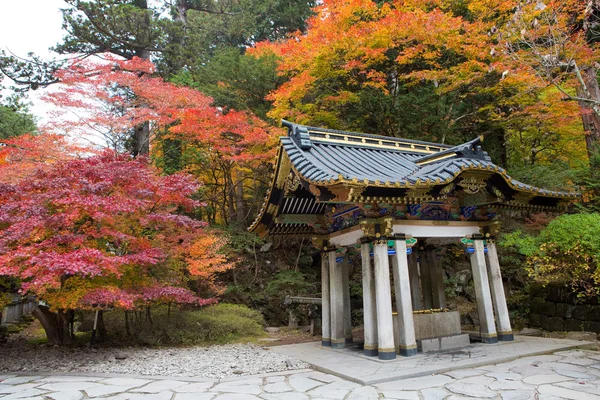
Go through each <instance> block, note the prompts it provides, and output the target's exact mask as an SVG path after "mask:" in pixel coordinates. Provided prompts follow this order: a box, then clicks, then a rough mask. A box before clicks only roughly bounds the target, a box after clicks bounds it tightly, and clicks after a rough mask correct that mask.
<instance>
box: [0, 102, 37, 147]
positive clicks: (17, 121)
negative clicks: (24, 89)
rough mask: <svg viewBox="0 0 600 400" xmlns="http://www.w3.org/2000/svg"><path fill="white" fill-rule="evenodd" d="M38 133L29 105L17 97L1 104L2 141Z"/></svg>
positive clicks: (0, 128)
mask: <svg viewBox="0 0 600 400" xmlns="http://www.w3.org/2000/svg"><path fill="white" fill-rule="evenodd" d="M36 131H37V126H36V123H35V119H34V117H33V116H32V115H31V114H30V113H29V109H28V108H27V105H26V104H24V103H23V102H21V101H20V100H19V99H18V98H17V97H10V98H9V99H8V101H7V102H6V103H5V104H0V139H7V138H9V137H14V136H20V135H22V134H24V133H34V132H36Z"/></svg>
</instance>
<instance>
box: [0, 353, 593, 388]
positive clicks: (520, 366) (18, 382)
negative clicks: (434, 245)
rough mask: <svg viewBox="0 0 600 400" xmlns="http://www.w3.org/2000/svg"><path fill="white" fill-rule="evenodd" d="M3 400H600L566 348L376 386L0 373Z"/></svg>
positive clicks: (280, 377)
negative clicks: (552, 352) (559, 350)
mask: <svg viewBox="0 0 600 400" xmlns="http://www.w3.org/2000/svg"><path fill="white" fill-rule="evenodd" d="M0 399H2V400H5V399H6V400H10V399H25V400H48V399H52V400H82V399H114V400H126V399H143V400H188V399H189V400H237V399H239V400H252V399H263V400H319V399H345V400H375V399H405V400H406V399H409V400H412V399H414V400H420V399H424V400H442V399H443V400H460V399H471V400H473V399H496V400H528V399H532V400H560V399H571V400H600V352H594V351H587V350H571V351H562V352H556V353H554V354H551V355H538V356H531V357H524V358H519V359H517V360H513V361H510V362H505V363H500V364H496V365H488V366H480V367H476V368H466V369H455V370H452V371H449V372H446V373H444V374H439V375H429V376H423V377H418V378H409V379H400V380H395V381H392V382H385V383H379V384H375V385H360V384H358V383H355V382H351V381H348V380H344V379H342V378H339V377H336V376H333V375H329V374H326V373H323V372H316V371H312V370H298V371H289V372H282V373H272V374H265V375H261V376H246V377H238V378H227V379H222V380H209V379H197V378H177V379H173V378H168V379H167V378H158V377H140V376H126V375H121V376H119V375H112V376H110V375H108V374H104V375H102V374H94V375H83V374H79V375H77V374H72V375H54V374H40V375H31V374H24V373H15V374H11V375H2V376H0Z"/></svg>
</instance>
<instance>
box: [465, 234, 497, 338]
mask: <svg viewBox="0 0 600 400" xmlns="http://www.w3.org/2000/svg"><path fill="white" fill-rule="evenodd" d="M473 247H474V248H475V251H474V252H473V253H472V254H471V269H472V270H473V284H474V285H475V296H476V298H477V312H478V314H479V330H480V332H481V341H482V342H483V343H497V342H498V335H497V334H496V324H495V323H494V310H493V307H492V295H491V293H490V283H489V280H488V274H487V268H486V266H485V254H484V252H483V240H482V239H476V238H474V239H473Z"/></svg>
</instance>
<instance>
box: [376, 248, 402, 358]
mask: <svg viewBox="0 0 600 400" xmlns="http://www.w3.org/2000/svg"><path fill="white" fill-rule="evenodd" d="M373 261H374V263H375V301H376V304H377V340H378V344H377V345H378V355H379V359H380V360H393V359H394V358H396V347H395V346H394V322H393V319H392V292H391V287H390V262H389V256H388V247H387V239H385V238H384V239H377V240H374V241H373Z"/></svg>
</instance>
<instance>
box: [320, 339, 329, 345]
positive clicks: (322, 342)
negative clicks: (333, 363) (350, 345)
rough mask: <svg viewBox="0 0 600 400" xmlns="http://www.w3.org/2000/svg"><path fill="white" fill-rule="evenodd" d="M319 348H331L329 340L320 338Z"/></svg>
mask: <svg viewBox="0 0 600 400" xmlns="http://www.w3.org/2000/svg"><path fill="white" fill-rule="evenodd" d="M321 346H323V347H331V339H329V338H322V339H321Z"/></svg>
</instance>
